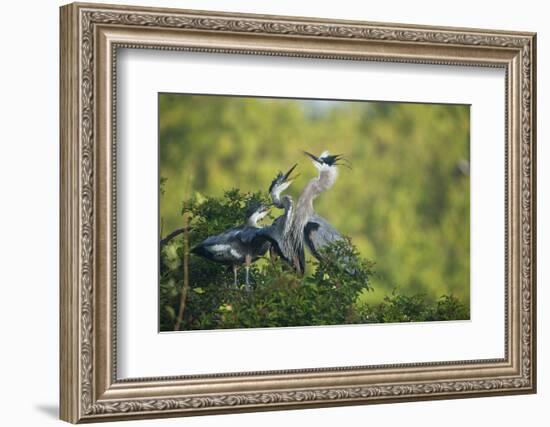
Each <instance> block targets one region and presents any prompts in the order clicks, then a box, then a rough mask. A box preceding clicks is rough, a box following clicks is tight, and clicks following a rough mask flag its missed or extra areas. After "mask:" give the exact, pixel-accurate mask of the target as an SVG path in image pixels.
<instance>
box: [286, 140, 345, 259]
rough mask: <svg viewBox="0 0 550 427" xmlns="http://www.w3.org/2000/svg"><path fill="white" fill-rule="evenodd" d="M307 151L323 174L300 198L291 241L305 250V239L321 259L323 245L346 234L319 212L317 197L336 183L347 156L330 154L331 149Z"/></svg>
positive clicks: (291, 231)
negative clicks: (314, 203)
mask: <svg viewBox="0 0 550 427" xmlns="http://www.w3.org/2000/svg"><path fill="white" fill-rule="evenodd" d="M304 154H306V155H307V156H309V157H310V158H311V159H312V162H313V165H314V166H315V168H316V169H317V170H318V171H319V175H318V176H317V177H315V178H313V179H312V180H310V181H309V183H308V184H307V185H306V187H305V188H304V191H303V192H302V194H301V195H300V197H299V198H298V201H297V202H296V208H295V210H294V215H293V217H292V223H291V225H290V241H291V242H292V244H293V245H294V246H295V247H296V250H297V251H303V245H304V243H305V245H306V246H307V247H308V249H309V250H310V251H311V253H312V255H313V256H315V258H317V259H320V258H321V255H320V250H321V249H322V248H323V247H325V246H326V245H328V244H329V243H333V242H335V241H338V240H341V239H343V237H342V235H341V234H340V233H339V232H338V231H337V230H336V229H335V228H334V227H333V226H332V225H331V224H330V223H329V222H328V221H327V220H326V219H324V218H323V217H321V216H320V215H318V214H317V213H316V212H315V210H314V208H313V201H314V200H315V198H316V197H317V196H318V195H319V194H321V193H323V192H324V191H327V190H329V189H330V188H331V187H332V186H333V185H334V183H335V181H336V178H337V177H338V168H337V166H338V165H340V164H342V161H346V160H345V159H344V158H343V157H342V155H341V154H336V155H330V154H329V153H328V151H325V152H323V153H322V154H321V155H320V156H319V157H317V156H314V155H313V154H311V153H308V152H306V151H304ZM348 167H349V166H348Z"/></svg>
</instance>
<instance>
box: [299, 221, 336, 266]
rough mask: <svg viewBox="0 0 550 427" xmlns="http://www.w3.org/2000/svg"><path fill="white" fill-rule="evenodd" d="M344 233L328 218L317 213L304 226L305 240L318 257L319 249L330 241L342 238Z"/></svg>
mask: <svg viewBox="0 0 550 427" xmlns="http://www.w3.org/2000/svg"><path fill="white" fill-rule="evenodd" d="M342 238H343V237H342V235H341V234H340V233H339V232H338V230H336V228H334V227H333V226H332V225H331V224H330V223H329V222H328V221H327V220H326V219H324V218H323V217H321V216H319V215H317V214H315V215H313V217H312V218H311V220H310V221H309V222H308V223H307V224H306V226H305V227H304V240H305V242H306V245H307V247H308V248H309V250H310V251H311V253H312V254H313V256H314V257H315V258H317V259H319V258H320V253H319V251H320V250H321V249H322V248H323V247H325V246H326V245H328V244H329V243H333V242H336V241H338V240H341V239H342Z"/></svg>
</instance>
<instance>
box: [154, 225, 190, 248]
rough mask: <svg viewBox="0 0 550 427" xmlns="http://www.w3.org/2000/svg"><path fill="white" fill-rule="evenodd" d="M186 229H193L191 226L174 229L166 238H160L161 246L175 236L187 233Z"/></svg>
mask: <svg viewBox="0 0 550 427" xmlns="http://www.w3.org/2000/svg"><path fill="white" fill-rule="evenodd" d="M186 231H191V227H182V228H178V229H176V230H174V231H172V232H171V233H170V234H169V235H168V236H166V237H165V238H164V239H160V247H161V248H162V247H163V246H164V245H166V244H167V243H168V242H169V241H170V240H172V239H173V238H174V237H178V236H179V235H180V234H182V233H185V232H186Z"/></svg>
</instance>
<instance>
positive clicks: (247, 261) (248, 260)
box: [244, 255, 252, 290]
mask: <svg viewBox="0 0 550 427" xmlns="http://www.w3.org/2000/svg"><path fill="white" fill-rule="evenodd" d="M244 262H245V269H246V276H245V288H246V289H247V290H249V289H250V280H249V275H250V264H251V263H252V257H251V256H250V255H246V256H245V258H244Z"/></svg>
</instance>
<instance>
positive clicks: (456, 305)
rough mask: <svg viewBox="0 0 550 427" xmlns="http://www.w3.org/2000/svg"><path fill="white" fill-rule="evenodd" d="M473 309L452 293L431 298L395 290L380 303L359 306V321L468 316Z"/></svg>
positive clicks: (411, 320)
mask: <svg viewBox="0 0 550 427" xmlns="http://www.w3.org/2000/svg"><path fill="white" fill-rule="evenodd" d="M469 318H470V310H469V309H468V307H467V306H466V305H465V304H463V303H462V302H460V300H458V299H457V298H456V297H454V296H452V295H443V296H442V297H440V298H439V299H438V300H437V301H435V302H431V301H430V300H429V299H428V298H426V296H425V295H422V294H416V295H412V296H406V295H402V294H399V293H397V291H395V290H394V291H393V292H392V294H391V295H389V296H388V295H387V296H385V297H384V301H383V302H382V303H380V304H374V305H371V304H364V305H362V306H360V307H359V308H357V309H356V312H355V317H354V320H355V321H356V322H358V323H394V322H429V321H437V320H467V319H469Z"/></svg>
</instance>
